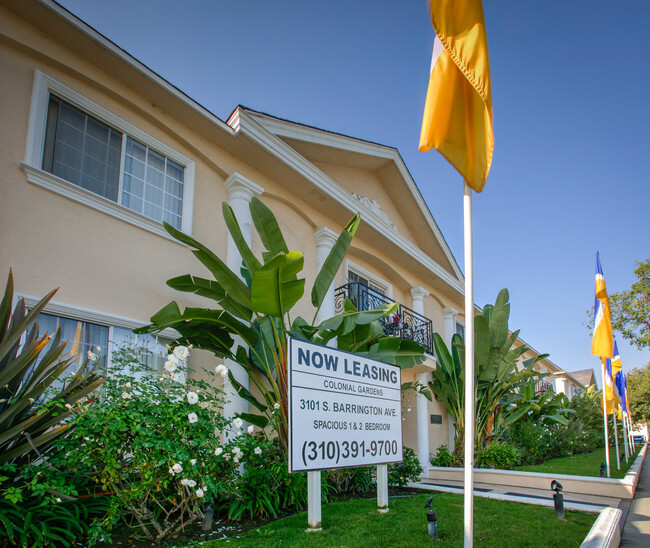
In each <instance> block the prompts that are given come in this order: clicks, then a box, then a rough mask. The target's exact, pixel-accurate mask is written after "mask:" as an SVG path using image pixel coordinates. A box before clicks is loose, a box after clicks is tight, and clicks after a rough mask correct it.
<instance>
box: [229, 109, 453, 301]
mask: <svg viewBox="0 0 650 548" xmlns="http://www.w3.org/2000/svg"><path fill="white" fill-rule="evenodd" d="M238 120H239V131H240V132H244V133H245V134H246V135H247V136H248V137H249V138H250V139H251V140H252V141H253V142H256V143H257V144H258V145H259V146H261V147H263V148H265V149H266V150H268V151H269V152H270V153H271V154H273V155H274V156H276V157H277V158H278V159H280V160H281V161H282V162H283V163H285V164H287V165H288V166H289V167H290V168H291V169H294V170H295V171H296V172H297V173H299V174H300V175H302V176H303V177H305V178H306V179H307V180H309V181H311V183H312V184H313V185H314V186H315V187H316V188H318V189H319V190H320V191H322V192H324V193H325V194H327V195H328V196H330V197H331V198H333V199H334V200H335V201H337V202H338V203H339V204H341V205H342V206H343V207H345V208H346V209H348V211H350V212H351V213H355V212H356V211H358V207H359V201H358V200H356V199H355V198H353V197H352V195H351V194H350V193H349V192H348V191H346V190H345V189H344V188H343V187H341V186H340V185H339V184H338V183H336V182H335V181H334V180H333V179H332V178H331V177H328V176H327V175H326V174H325V173H323V172H322V171H321V170H320V169H318V168H317V167H316V166H315V165H313V164H312V163H311V162H309V161H307V160H306V159H305V158H303V157H302V156H301V155H300V154H298V153H297V152H296V151H295V150H293V149H292V148H291V147H290V146H289V145H287V144H286V143H285V142H284V141H282V139H280V138H278V137H277V136H276V135H274V134H273V133H271V132H270V131H268V130H267V129H266V128H264V127H263V126H262V124H260V123H258V122H257V121H256V120H255V119H254V118H253V117H252V115H250V114H249V113H247V112H246V111H243V110H241V109H240V110H239V117H238ZM376 146H380V145H376ZM413 184H414V183H413ZM418 196H419V192H418ZM419 200H422V197H421V196H420V197H419ZM422 202H423V200H422ZM423 203H424V202H423ZM425 205H426V204H425ZM428 215H429V216H430V215H431V214H430V213H429V214H428ZM364 223H366V224H367V225H369V226H371V227H372V228H374V229H375V230H377V231H378V232H379V233H381V234H383V235H384V236H385V237H386V239H388V240H389V241H391V242H392V243H394V244H395V245H397V246H398V247H400V248H401V249H403V250H404V251H405V252H406V253H408V254H409V255H410V256H411V257H413V258H414V259H415V260H416V261H418V262H419V263H420V264H422V265H423V266H424V267H425V268H427V269H428V270H429V271H430V272H431V273H433V274H435V275H436V277H438V278H439V279H440V280H442V281H443V282H445V283H446V284H447V285H449V286H450V287H451V288H453V289H454V290H456V291H457V292H458V293H460V294H461V295H463V294H464V291H465V290H464V286H463V282H462V275H461V276H459V277H454V276H452V275H451V274H450V273H449V272H448V271H447V270H445V269H444V268H442V266H440V265H439V264H438V263H437V262H436V261H434V260H433V259H432V258H431V257H429V256H428V255H426V254H425V253H424V252H422V250H421V249H419V248H418V247H417V246H415V245H414V244H413V243H412V242H411V241H410V240H408V239H407V238H406V237H404V236H402V235H401V234H400V233H399V232H397V231H396V230H394V229H393V228H391V227H390V226H388V225H386V224H385V222H384V221H383V220H382V219H380V218H379V217H378V216H377V215H376V214H375V213H374V212H372V211H370V210H368V215H367V216H365V218H364ZM434 224H435V223H434ZM434 232H435V233H436V234H439V230H438V231H437V232H436V231H435V230H434ZM439 240H440V241H441V242H444V238H442V235H440V238H439ZM444 246H445V247H444V248H445V249H446V250H447V251H448V247H447V246H446V244H444ZM447 251H446V252H447ZM448 253H449V254H451V252H450V251H448ZM452 264H455V260H453V256H452Z"/></svg>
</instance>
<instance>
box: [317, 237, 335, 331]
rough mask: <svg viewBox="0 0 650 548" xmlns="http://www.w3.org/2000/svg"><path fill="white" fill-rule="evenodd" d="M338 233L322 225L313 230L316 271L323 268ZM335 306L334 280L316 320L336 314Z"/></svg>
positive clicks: (320, 320)
mask: <svg viewBox="0 0 650 548" xmlns="http://www.w3.org/2000/svg"><path fill="white" fill-rule="evenodd" d="M338 237H339V235H338V234H337V233H336V232H334V231H333V230H330V229H329V228H327V227H325V226H323V227H321V228H319V229H318V230H316V231H315V232H314V238H315V239H316V272H317V273H318V272H320V269H321V268H323V264H324V263H325V260H326V259H327V256H328V255H329V254H330V251H332V248H333V247H334V244H335V243H336V240H337V239H338ZM335 309H336V306H335V302H334V282H332V285H330V286H329V288H328V290H327V294H326V295H325V299H324V300H323V304H322V306H321V307H320V311H319V312H318V317H317V321H318V322H319V323H320V322H322V321H323V320H326V319H328V318H331V317H332V316H334V315H335V314H336V311H335Z"/></svg>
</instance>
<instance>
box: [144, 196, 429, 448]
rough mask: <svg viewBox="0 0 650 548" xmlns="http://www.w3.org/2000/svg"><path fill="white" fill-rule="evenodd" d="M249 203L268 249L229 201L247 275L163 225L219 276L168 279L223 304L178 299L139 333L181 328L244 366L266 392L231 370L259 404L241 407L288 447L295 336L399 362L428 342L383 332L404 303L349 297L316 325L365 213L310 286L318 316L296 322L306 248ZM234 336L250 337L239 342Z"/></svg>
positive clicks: (416, 359)
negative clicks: (258, 246)
mask: <svg viewBox="0 0 650 548" xmlns="http://www.w3.org/2000/svg"><path fill="white" fill-rule="evenodd" d="M250 210H251V216H252V219H253V223H254V225H255V229H256V231H257V233H258V235H259V237H260V240H261V242H262V245H263V246H264V248H265V251H264V252H263V253H262V260H261V261H260V260H259V259H258V258H257V257H255V255H254V254H253V252H252V251H251V249H250V247H249V246H248V244H247V243H246V241H245V239H244V237H243V235H242V232H241V229H240V227H239V224H238V222H237V219H236V218H235V215H234V213H233V211H232V209H231V208H230V206H229V205H228V204H227V203H224V204H223V216H224V219H225V221H226V226H227V227H228V230H229V232H230V235H231V236H232V239H233V241H234V242H235V244H236V246H237V248H238V250H239V253H240V255H241V257H242V263H243V268H242V277H243V279H242V278H240V277H239V276H237V275H236V274H235V273H234V272H232V271H231V270H230V269H229V268H228V267H227V266H226V265H225V263H224V262H223V261H222V260H221V259H220V258H219V257H217V255H216V254H214V253H213V252H212V251H210V250H209V249H208V248H207V247H206V246H204V245H203V244H201V243H199V242H197V241H196V240H195V239H193V238H191V237H190V236H188V235H187V234H184V233H182V232H180V231H179V230H176V229H175V228H173V227H172V226H170V225H168V224H165V225H164V226H165V228H166V230H167V231H168V232H169V233H170V234H171V235H172V236H173V237H174V238H176V239H177V240H179V241H180V242H182V243H184V244H186V245H187V246H189V247H190V249H192V253H193V254H194V255H195V256H196V257H197V258H198V259H199V261H201V263H203V265H204V266H205V267H206V268H207V269H208V270H209V271H210V273H211V274H212V276H213V278H214V279H205V278H199V277H196V276H191V275H189V274H186V275H183V276H179V277H176V278H172V279H171V280H169V281H168V282H167V284H168V285H169V286H170V287H172V288H174V289H177V290H179V291H186V292H191V293H195V294H197V295H200V296H203V297H206V298H208V299H211V300H213V301H216V302H217V304H218V305H219V309H216V310H215V309H210V308H186V309H185V310H184V311H183V312H181V310H180V307H179V306H178V304H177V303H176V302H172V303H170V304H169V305H167V306H166V307H164V308H163V309H162V310H160V311H159V312H157V313H156V314H154V315H153V316H152V317H151V325H149V326H146V327H144V328H140V329H138V330H136V332H137V333H152V332H158V331H161V330H162V329H165V328H167V327H171V328H174V329H176V331H178V332H179V333H180V335H181V338H180V339H179V341H180V342H181V344H192V345H194V346H195V347H197V348H202V349H206V350H210V351H212V352H213V353H214V354H215V355H216V356H218V357H223V358H228V359H231V360H234V361H235V362H237V363H238V364H239V365H241V366H242V368H243V369H244V370H245V371H246V373H247V374H248V377H249V379H250V384H251V385H252V386H251V387H254V388H255V389H256V390H255V391H256V393H258V394H259V396H256V395H253V392H252V391H250V390H248V389H247V388H245V387H244V386H242V385H241V384H240V383H239V382H238V381H237V379H235V377H234V376H233V375H232V373H231V372H229V379H230V382H231V383H232V385H233V386H234V387H235V389H236V390H237V393H238V394H239V396H241V397H242V398H244V399H245V400H246V401H248V402H249V403H250V405H251V406H252V407H254V408H255V409H256V412H254V413H242V414H240V416H241V418H243V419H244V420H247V421H248V422H250V423H253V424H255V425H257V426H259V427H261V428H265V427H266V426H267V425H269V424H270V425H271V426H272V427H273V429H274V430H275V431H276V432H277V434H278V438H279V441H280V444H281V447H282V449H283V450H286V444H287V437H288V436H287V405H288V401H287V391H288V388H287V352H286V351H287V337H288V336H293V337H298V338H300V339H303V340H309V341H312V342H315V343H321V344H327V343H328V342H329V341H331V340H332V339H333V338H335V337H336V338H337V345H338V347H339V348H341V349H343V350H347V351H350V352H355V353H357V354H362V355H366V356H368V357H370V358H374V359H377V360H380V361H384V362H386V363H393V364H397V365H399V366H400V367H410V366H413V365H415V364H417V363H421V362H422V361H424V359H425V358H424V349H423V348H422V347H421V346H420V345H418V344H417V343H414V342H411V341H406V340H402V339H399V338H398V337H388V336H386V335H384V333H383V331H382V329H381V326H380V325H379V322H378V320H379V319H380V318H382V317H384V316H387V315H390V314H392V313H394V312H395V310H396V309H397V306H398V304H397V303H394V304H386V305H382V306H380V307H378V308H376V309H374V310H370V311H359V310H357V309H356V308H355V307H354V305H353V304H352V303H351V302H350V301H349V300H346V301H345V302H344V306H343V308H344V309H343V312H342V313H341V314H339V315H337V316H334V317H333V318H330V319H327V320H325V321H323V322H322V323H320V324H316V318H317V316H318V312H319V310H320V308H321V306H322V304H323V301H324V299H325V296H326V294H327V290H328V288H329V287H330V285H331V284H332V282H333V281H334V277H335V275H336V272H337V271H338V269H339V267H340V265H341V262H342V261H343V258H344V256H345V253H346V252H347V250H348V248H349V246H350V242H351V241H352V238H353V236H354V234H355V232H356V230H357V227H358V226H359V223H360V216H359V215H358V214H357V215H355V216H354V217H352V219H351V220H350V222H349V223H348V224H347V225H346V226H345V228H344V229H343V231H342V232H341V234H340V236H339V237H338V239H337V241H336V243H335V244H334V246H333V248H332V250H331V251H330V253H329V255H328V257H327V258H326V260H325V262H324V263H323V267H322V268H321V270H320V272H319V273H318V275H317V276H316V278H315V280H314V284H313V286H312V289H311V303H312V305H313V307H314V316H313V319H312V321H311V322H309V321H307V320H305V319H304V318H302V317H300V316H298V317H296V318H295V319H294V320H293V321H291V318H290V312H291V310H292V308H293V306H294V305H295V304H296V303H297V302H298V301H299V300H300V299H301V297H302V296H303V294H304V291H305V279H304V278H298V274H299V273H300V272H301V270H302V268H303V263H304V256H303V254H302V253H300V252H298V251H290V250H289V248H288V246H287V244H286V241H285V239H284V236H283V235H282V232H281V230H280V227H279V225H278V222H277V220H276V218H275V216H274V215H273V213H272V212H271V210H270V209H268V208H267V207H266V206H265V205H264V204H263V203H262V202H261V201H260V200H259V199H257V198H253V199H252V200H251V202H250ZM235 337H238V338H239V340H240V341H243V344H235Z"/></svg>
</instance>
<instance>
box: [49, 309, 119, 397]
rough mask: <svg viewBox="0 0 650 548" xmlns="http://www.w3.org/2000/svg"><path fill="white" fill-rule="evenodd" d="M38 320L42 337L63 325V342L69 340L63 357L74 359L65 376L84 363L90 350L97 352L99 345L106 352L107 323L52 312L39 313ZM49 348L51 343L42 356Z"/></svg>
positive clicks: (74, 371) (75, 370)
mask: <svg viewBox="0 0 650 548" xmlns="http://www.w3.org/2000/svg"><path fill="white" fill-rule="evenodd" d="M37 322H38V334H39V336H40V337H42V336H44V335H45V333H49V334H52V333H54V332H56V330H57V328H58V327H59V326H60V327H61V342H67V344H66V346H65V352H64V356H63V357H64V358H65V357H71V358H73V359H74V361H73V363H72V364H71V365H70V366H69V367H68V369H66V371H65V373H64V377H65V376H68V375H69V374H71V373H76V372H77V371H78V370H79V365H80V364H81V363H83V361H84V360H85V358H86V354H87V352H88V351H89V350H92V351H93V352H95V353H97V347H98V346H99V347H100V348H101V349H102V352H104V353H105V352H106V348H107V345H108V327H106V326H105V325H97V324H93V323H90V322H82V321H79V320H73V319H70V318H61V317H59V316H53V315H51V314H39V316H38V320H37ZM48 350H49V345H48V347H46V349H45V350H44V351H43V352H42V353H41V356H44V355H45V353H46V352H47V351H48ZM104 363H105V362H104ZM58 386H60V384H58Z"/></svg>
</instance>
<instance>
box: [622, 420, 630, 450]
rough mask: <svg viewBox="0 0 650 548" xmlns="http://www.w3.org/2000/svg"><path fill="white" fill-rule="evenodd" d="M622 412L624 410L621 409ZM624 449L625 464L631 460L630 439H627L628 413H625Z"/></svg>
mask: <svg viewBox="0 0 650 548" xmlns="http://www.w3.org/2000/svg"><path fill="white" fill-rule="evenodd" d="M621 410H622V409H621ZM622 422H623V448H624V449H625V462H627V461H628V460H630V450H629V441H630V440H629V439H628V438H627V413H626V412H625V411H623V420H622Z"/></svg>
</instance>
